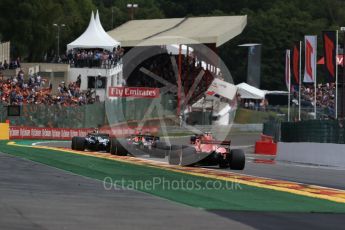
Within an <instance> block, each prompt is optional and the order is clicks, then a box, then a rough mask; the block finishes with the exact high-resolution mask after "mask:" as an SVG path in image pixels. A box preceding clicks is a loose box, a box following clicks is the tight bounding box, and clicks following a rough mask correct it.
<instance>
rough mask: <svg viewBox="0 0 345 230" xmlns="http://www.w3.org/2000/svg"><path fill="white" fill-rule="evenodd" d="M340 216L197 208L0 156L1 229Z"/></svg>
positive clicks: (335, 220)
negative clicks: (112, 187) (106, 187)
mask: <svg viewBox="0 0 345 230" xmlns="http://www.w3.org/2000/svg"><path fill="white" fill-rule="evenodd" d="M344 218H345V214H322V213H270V212H235V211H214V210H213V211H207V210H201V209H197V208H192V207H188V206H185V205H181V204H178V203H174V202H171V201H168V200H165V199H161V198H158V197H155V196H152V195H149V194H145V193H142V192H138V191H131V190H110V191H107V190H106V189H104V187H103V183H102V182H101V181H97V180H93V179H89V178H85V177H82V176H78V175H74V174H71V173H69V172H65V171H62V170H59V169H55V168H52V167H49V166H46V165H42V164H39V163H35V162H31V161H28V160H23V159H20V158H17V157H13V156H10V155H7V154H0V229H9V230H11V229H29V230H31V229H32V230H34V229H35V230H39V229H198V230H199V229H326V228H329V229H343V226H344Z"/></svg>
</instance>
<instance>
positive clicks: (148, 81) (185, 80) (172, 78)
mask: <svg viewBox="0 0 345 230" xmlns="http://www.w3.org/2000/svg"><path fill="white" fill-rule="evenodd" d="M156 49H160V50H157V51H152V52H154V53H158V54H157V55H155V56H153V57H151V58H148V59H147V60H145V61H144V62H142V63H141V64H139V65H138V66H137V67H136V69H135V70H134V71H133V72H132V73H131V75H130V77H129V78H128V79H127V85H128V86H136V87H143V86H145V87H154V88H161V87H164V86H165V85H164V84H162V80H163V81H166V82H169V83H171V84H172V85H175V86H176V85H177V74H178V63H179V60H178V55H173V54H168V53H167V52H166V49H165V48H164V47H156ZM181 64H182V65H181V67H182V68H181V85H182V87H183V89H184V92H185V94H187V93H188V92H189V90H190V89H191V87H192V86H193V84H194V81H195V79H196V78H197V77H198V75H199V73H201V72H202V71H204V72H203V75H202V79H201V80H200V82H198V84H197V86H196V88H195V89H194V90H193V95H192V97H191V101H190V102H189V103H193V102H195V101H197V100H198V99H199V98H200V96H202V95H203V94H204V92H205V91H206V90H207V89H208V87H209V86H210V84H211V83H212V81H213V79H214V77H215V74H213V73H211V72H210V71H209V70H205V69H204V68H203V67H202V65H201V62H198V61H196V58H195V57H193V56H185V55H183V56H182V63H181ZM147 71H148V72H147ZM152 74H153V75H155V76H156V77H158V78H160V79H161V81H158V80H156V79H154V78H153V77H152Z"/></svg>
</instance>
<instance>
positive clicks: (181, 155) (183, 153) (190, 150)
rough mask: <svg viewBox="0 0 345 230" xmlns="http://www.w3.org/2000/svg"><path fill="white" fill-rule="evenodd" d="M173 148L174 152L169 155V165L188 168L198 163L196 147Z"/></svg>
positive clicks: (173, 146)
mask: <svg viewBox="0 0 345 230" xmlns="http://www.w3.org/2000/svg"><path fill="white" fill-rule="evenodd" d="M171 147H172V148H173V150H171V151H170V153H169V158H168V161H169V164H171V165H184V166H187V165H193V164H195V163H196V162H195V161H194V160H195V156H196V150H195V148H194V147H191V146H188V145H182V146H177V145H172V146H171Z"/></svg>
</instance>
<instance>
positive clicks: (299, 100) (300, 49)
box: [298, 41, 302, 121]
mask: <svg viewBox="0 0 345 230" xmlns="http://www.w3.org/2000/svg"><path fill="white" fill-rule="evenodd" d="M301 58H302V41H299V73H298V75H299V76H298V77H299V87H298V120H299V121H300V120H301V86H302V78H301V63H302V60H301Z"/></svg>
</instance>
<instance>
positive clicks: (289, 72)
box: [287, 50, 291, 122]
mask: <svg viewBox="0 0 345 230" xmlns="http://www.w3.org/2000/svg"><path fill="white" fill-rule="evenodd" d="M287 52H288V54H289V56H288V57H289V60H288V73H287V74H288V76H289V96H288V122H290V100H291V69H290V68H291V67H290V60H291V58H290V50H287Z"/></svg>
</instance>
